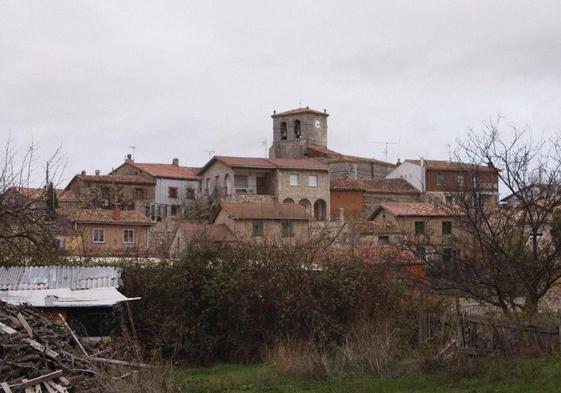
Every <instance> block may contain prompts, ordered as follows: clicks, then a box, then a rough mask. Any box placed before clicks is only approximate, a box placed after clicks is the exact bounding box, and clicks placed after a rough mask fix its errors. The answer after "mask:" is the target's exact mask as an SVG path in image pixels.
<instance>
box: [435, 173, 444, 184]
mask: <svg viewBox="0 0 561 393" xmlns="http://www.w3.org/2000/svg"><path fill="white" fill-rule="evenodd" d="M443 184H444V175H436V185H437V186H441V185H443Z"/></svg>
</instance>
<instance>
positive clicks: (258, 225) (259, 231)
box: [252, 220, 263, 237]
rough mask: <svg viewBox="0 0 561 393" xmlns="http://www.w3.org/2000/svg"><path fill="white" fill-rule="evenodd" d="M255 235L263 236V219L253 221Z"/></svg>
mask: <svg viewBox="0 0 561 393" xmlns="http://www.w3.org/2000/svg"><path fill="white" fill-rule="evenodd" d="M252 224H253V231H252V234H253V237H261V236H263V220H255V221H253V223H252Z"/></svg>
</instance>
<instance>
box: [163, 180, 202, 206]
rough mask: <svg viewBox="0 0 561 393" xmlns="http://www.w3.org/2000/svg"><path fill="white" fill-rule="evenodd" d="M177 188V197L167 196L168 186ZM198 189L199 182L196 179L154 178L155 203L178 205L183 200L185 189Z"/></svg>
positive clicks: (185, 193)
mask: <svg viewBox="0 0 561 393" xmlns="http://www.w3.org/2000/svg"><path fill="white" fill-rule="evenodd" d="M169 187H176V188H177V199H176V198H169V197H168V188H169ZM188 188H193V189H195V190H198V189H199V182H198V181H196V180H182V179H166V178H157V179H156V197H155V199H156V204H162V205H180V204H182V203H183V201H185V198H186V195H187V189H188Z"/></svg>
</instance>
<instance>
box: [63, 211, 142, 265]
mask: <svg viewBox="0 0 561 393" xmlns="http://www.w3.org/2000/svg"><path fill="white" fill-rule="evenodd" d="M57 212H58V215H59V220H60V221H61V222H65V223H66V224H67V225H68V224H69V225H70V226H71V227H72V231H69V232H66V234H61V235H60V236H58V239H59V246H60V249H61V250H62V251H63V252H65V253H66V254H68V255H75V256H139V255H146V254H147V253H148V251H149V241H150V239H149V237H150V236H149V229H150V227H151V226H152V225H153V222H152V220H150V219H149V218H148V217H146V216H145V215H144V214H142V213H140V212H137V211H134V210H121V209H120V208H118V207H115V208H113V209H72V210H69V209H59V210H58V211H57Z"/></svg>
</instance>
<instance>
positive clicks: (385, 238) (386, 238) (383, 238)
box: [378, 235, 390, 245]
mask: <svg viewBox="0 0 561 393" xmlns="http://www.w3.org/2000/svg"><path fill="white" fill-rule="evenodd" d="M389 242H390V237H389V236H388V235H379V236H378V244H380V245H382V244H388V243H389Z"/></svg>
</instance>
